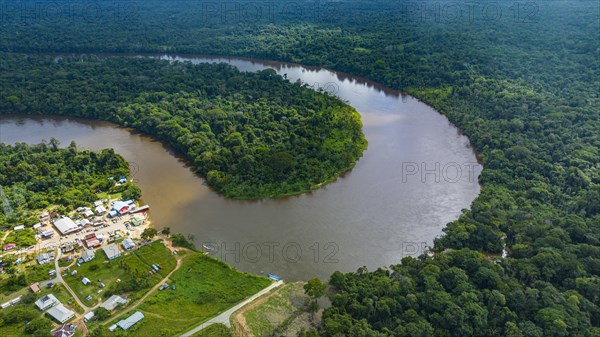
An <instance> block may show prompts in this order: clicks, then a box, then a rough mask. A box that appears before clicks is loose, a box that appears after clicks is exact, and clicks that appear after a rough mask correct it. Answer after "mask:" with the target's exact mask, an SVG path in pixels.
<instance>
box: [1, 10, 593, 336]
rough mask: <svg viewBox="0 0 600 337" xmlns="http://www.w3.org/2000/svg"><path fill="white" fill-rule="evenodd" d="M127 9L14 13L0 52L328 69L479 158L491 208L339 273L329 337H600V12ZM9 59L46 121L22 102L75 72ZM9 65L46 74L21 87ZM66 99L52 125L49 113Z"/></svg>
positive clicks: (328, 314)
mask: <svg viewBox="0 0 600 337" xmlns="http://www.w3.org/2000/svg"><path fill="white" fill-rule="evenodd" d="M23 3H24V4H25V5H24V6H25V7H26V6H29V4H28V2H23ZM58 3H61V2H58ZM220 3H225V5H224V6H219V4H220ZM123 4H124V5H123V6H117V5H115V3H111V4H108V3H102V4H98V6H101V7H100V8H101V10H99V11H96V12H91V13H95V15H92V14H89V13H90V12H88V16H87V17H86V16H85V15H81V14H80V15H74V14H73V13H65V12H61V13H59V12H57V11H53V12H50V13H46V15H47V16H50V17H46V18H43V19H41V18H39V17H36V13H37V12H35V11H34V10H33V9H32V10H31V11H27V10H25V13H26V15H20V16H18V15H16V14H14V15H8V16H7V17H6V19H5V20H4V21H2V22H0V27H1V29H0V34H1V36H0V50H1V51H3V52H7V53H15V52H18V53H30V54H31V53H52V52H72V53H96V52H98V53H100V52H117V53H143V52H146V53H202V54H213V55H237V56H246V57H258V58H266V59H274V60H283V61H292V62H298V63H302V64H307V65H315V66H324V67H328V68H331V69H334V70H341V71H346V72H350V73H353V74H356V75H361V76H365V77H367V78H369V79H372V80H375V81H378V82H381V83H383V84H385V85H387V86H389V87H392V88H395V89H399V90H402V91H404V92H407V93H409V94H411V95H413V96H415V97H417V98H419V99H421V100H422V101H424V102H426V103H428V104H430V105H432V106H433V107H434V108H436V109H437V110H438V111H440V112H441V113H443V114H445V115H446V116H448V118H449V119H450V121H451V122H452V123H454V124H455V125H456V126H458V127H459V128H460V129H461V131H462V132H463V133H464V134H465V135H467V136H468V137H469V139H470V141H471V143H472V144H473V146H474V147H475V148H476V149H477V151H478V152H479V155H480V158H481V161H482V164H483V166H484V170H483V172H482V174H481V176H480V182H481V183H482V189H481V194H480V195H479V197H478V198H477V199H476V200H475V201H474V202H473V204H472V205H471V207H470V209H469V210H465V211H464V212H463V214H462V216H461V217H460V218H459V219H458V220H456V221H454V222H452V223H450V224H448V226H447V227H446V228H445V229H444V235H443V236H441V237H440V238H439V239H438V240H436V242H435V246H434V247H433V251H432V254H431V255H429V254H428V255H423V256H421V257H419V258H405V259H403V260H402V261H398V265H394V266H389V267H388V268H385V269H383V268H382V269H380V270H376V271H370V272H369V271H367V270H366V269H365V268H361V269H359V270H358V271H357V272H354V273H346V274H344V273H335V274H334V275H332V277H331V279H330V284H331V285H332V286H333V287H334V288H335V290H336V291H335V295H333V296H332V301H333V305H332V307H331V308H329V309H327V310H326V311H325V314H324V326H323V327H322V328H321V329H320V330H319V331H318V334H320V335H322V336H328V337H333V336H365V337H366V336H369V337H371V336H377V337H379V336H386V337H387V336H515V337H516V336H524V337H525V336H527V337H530V336H531V337H538V336H539V337H542V336H552V337H554V336H556V337H559V336H600V308H599V305H600V278H598V275H600V214H599V212H600V150H599V149H600V123H599V120H600V90H599V88H600V55H599V53H600V38H599V36H598V34H599V33H598V32H599V31H600V21H599V20H598V13H600V8H599V4H598V2H597V1H592V0H590V1H587V0H571V1H529V2H520V1H502V2H493V1H473V2H469V1H465V2H461V1H458V2H441V1H433V0H425V1H418V2H417V1H401V0H399V1H381V0H374V1H366V0H341V1H335V2H313V1H297V2H294V6H285V5H277V4H273V3H271V2H269V3H267V2H264V3H263V2H253V6H255V7H256V6H258V7H260V8H261V9H262V11H256V10H255V9H256V8H254V7H253V8H254V10H250V9H248V10H247V11H243V10H242V9H239V8H238V7H235V4H234V3H226V2H216V4H215V2H192V1H189V2H159V1H150V2H145V3H144V4H141V3H135V4H134V3H125V2H124V3H123ZM227 4H231V6H230V7H227V6H226V5H227ZM269 4H270V5H269ZM31 6H33V2H32V3H31ZM268 6H271V7H269V8H267V7H268ZM457 6H458V8H457ZM7 8H8V10H7V12H8V13H13V12H14V11H13V12H10V10H11V8H12V7H11V5H10V4H9V5H8V6H7ZM26 8H27V7H26ZM32 8H33V7H32ZM236 8H238V9H236ZM71 10H72V11H74V12H77V11H81V10H82V9H81V8H73V9H71ZM19 13H21V12H19ZM259 13H260V14H259ZM16 32H18V34H17V33H16ZM2 59H3V61H2V63H0V66H2V67H3V68H2V70H1V73H0V74H1V76H2V77H3V79H2V83H3V85H4V86H5V87H7V88H8V89H5V90H10V91H3V94H2V96H3V97H0V99H2V111H5V112H6V111H7V110H11V112H19V111H18V109H17V108H18V107H19V106H24V107H26V108H31V107H29V106H28V105H25V104H24V103H23V102H21V101H20V100H24V102H32V101H35V100H34V99H32V98H28V97H24V96H23V95H22V94H19V93H18V92H19V91H20V92H21V93H23V92H25V93H26V92H29V90H31V88H34V87H35V86H36V85H37V88H38V90H39V91H41V92H42V93H44V94H45V93H46V92H47V91H46V89H43V90H42V89H40V88H41V87H43V86H44V87H45V84H46V83H45V82H42V81H39V82H38V81H36V80H33V79H34V78H35V77H34V76H32V75H33V74H38V73H39V74H40V75H42V78H44V77H46V76H47V75H44V74H47V73H45V70H44V69H49V68H52V67H54V69H57V67H59V66H60V64H61V63H62V62H59V63H58V64H50V65H48V66H43V67H42V66H41V65H38V68H37V69H33V67H34V66H32V65H28V64H24V63H28V62H31V63H32V64H35V63H36V62H42V64H44V63H50V61H37V60H39V59H40V58H38V57H33V56H29V60H28V61H27V62H25V61H23V56H15V55H11V54H4V55H2ZM104 62H111V61H104ZM130 62H131V63H136V62H139V63H143V62H145V61H140V60H136V61H130ZM146 62H151V61H146ZM119 63H120V64H124V63H125V61H119ZM63 64H64V63H63ZM90 64H93V63H92V62H84V63H83V64H82V65H77V67H85V66H86V65H90ZM16 65H20V66H21V67H23V69H22V70H16V69H15V68H16ZM115 67H118V66H116V65H115ZM181 67H184V66H183V65H182V66H181ZM222 67H223V68H226V67H225V66H222ZM7 69H10V70H11V71H13V70H14V71H15V73H14V74H17V73H19V72H22V73H21V74H28V75H29V76H28V77H27V78H26V79H25V78H23V77H21V78H20V79H19V80H15V78H14V77H13V76H15V75H14V74H7ZM30 71H33V73H29V72H30ZM107 71H109V72H110V70H107ZM55 74H57V76H53V77H52V80H56V78H57V77H58V75H60V76H65V77H66V79H63V80H64V81H66V80H67V79H69V77H68V76H69V72H67V71H65V73H62V72H58V71H57V72H56V73H55ZM249 76H261V75H260V74H258V75H249ZM263 76H264V75H263ZM7 82H11V83H7ZM27 82H31V83H27ZM157 82H158V81H157ZM36 83H37V84H36ZM101 84H102V85H104V84H106V83H101ZM134 84H135V85H139V82H136V83H133V84H130V85H131V86H132V87H134ZM91 85H92V86H93V85H99V84H98V83H91ZM182 85H183V86H185V84H182ZM75 89H76V91H77V90H80V89H79V88H75ZM81 90H84V89H81ZM125 92H126V93H128V92H129V89H128V90H126V91H125ZM186 94H189V93H185V94H182V93H173V92H169V93H167V94H166V95H167V96H172V95H186ZM12 96H14V97H12ZM142 97H143V95H142ZM170 98H171V97H170ZM320 99H322V100H324V99H327V98H320ZM56 100H57V101H59V103H61V104H68V102H69V100H66V101H64V100H61V99H59V98H56ZM113 101H114V100H113ZM51 102H52V101H50V102H45V101H44V102H43V103H42V104H40V105H39V109H41V110H37V111H35V112H36V113H44V112H48V110H44V108H45V107H47V106H51V105H52V104H54V103H51ZM86 102H87V101H86ZM10 104H15V105H10ZM27 104H29V103H27ZM139 104H140V105H141V106H144V105H143V102H142V103H139ZM36 107H38V106H36ZM72 108H74V107H72ZM84 108H85V106H84ZM84 108H83V109H84ZM83 109H82V108H81V106H79V107H77V108H76V109H74V110H68V109H67V110H62V111H64V112H65V113H68V114H73V115H81V114H82V112H81V111H82V110H83ZM123 109H125V107H123ZM140 109H142V108H140ZM221 109H223V108H221ZM340 109H341V108H340ZM25 110H27V109H25ZM223 110H224V109H223ZM21 111H24V110H21ZM54 113H56V111H54ZM347 115H348V114H346V116H347ZM88 116H90V117H94V118H100V119H103V118H105V117H102V116H93V115H92V114H89V115H88ZM173 123H176V119H174V122H173ZM276 124H278V125H279V123H276ZM213 132H214V131H213ZM357 153H358V152H357ZM357 153H355V154H354V156H356V154H357ZM281 156H282V157H283V155H281ZM286 157H287V156H286ZM280 159H281V161H282V162H286V160H285V158H280ZM288 159H290V158H289V157H288ZM294 159H295V161H296V166H294V167H298V165H299V160H298V159H297V158H294ZM342 162H343V160H342ZM221 172H224V171H221ZM222 177H223V176H222V175H218V176H217V177H215V178H222ZM213 179H214V178H213ZM217 181H220V179H217ZM213 183H214V182H213ZM217 188H218V187H217ZM223 191H224V190H223ZM224 193H226V192H225V191H224ZM503 249H506V251H507V252H508V257H506V258H501V257H500V253H501V252H502V251H503Z"/></svg>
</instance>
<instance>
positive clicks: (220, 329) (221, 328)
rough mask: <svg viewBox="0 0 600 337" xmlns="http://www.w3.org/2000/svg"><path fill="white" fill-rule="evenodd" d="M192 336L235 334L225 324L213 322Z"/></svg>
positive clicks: (214, 336)
mask: <svg viewBox="0 0 600 337" xmlns="http://www.w3.org/2000/svg"><path fill="white" fill-rule="evenodd" d="M192 337H233V335H232V334H231V332H230V331H229V329H227V327H226V326H225V325H223V324H213V325H211V326H209V327H208V328H206V329H202V330H200V331H198V332H197V333H195V334H193V335H192Z"/></svg>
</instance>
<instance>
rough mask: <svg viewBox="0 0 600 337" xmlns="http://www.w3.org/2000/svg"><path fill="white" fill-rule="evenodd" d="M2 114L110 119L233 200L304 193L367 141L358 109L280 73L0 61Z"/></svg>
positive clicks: (124, 61)
mask: <svg viewBox="0 0 600 337" xmlns="http://www.w3.org/2000/svg"><path fill="white" fill-rule="evenodd" d="M1 57H2V59H3V62H2V64H0V83H1V84H2V88H3V95H4V97H3V99H2V101H1V102H0V113H3V114H10V113H22V114H47V115H48V114H49V115H68V116H77V117H85V118H93V119H100V120H107V121H111V122H114V123H117V124H119V125H121V126H125V127H131V128H134V129H136V130H138V131H141V132H143V133H145V134H148V135H152V136H154V137H156V138H158V139H160V140H163V141H165V142H167V143H168V144H169V145H171V146H172V147H173V148H174V149H176V150H177V151H178V152H179V153H181V154H183V155H185V156H186V158H187V159H189V161H190V162H191V163H192V164H193V165H194V167H195V170H196V171H197V172H198V173H200V174H202V175H203V176H205V177H206V179H207V181H208V183H209V184H210V185H211V186H212V187H213V188H214V189H216V190H217V191H219V192H221V193H223V194H224V195H225V196H227V197H232V198H239V199H254V198H263V197H281V196H285V195H294V194H299V193H304V192H307V191H310V190H313V189H315V188H318V187H320V186H322V185H323V184H326V183H328V182H331V181H333V180H335V179H336V178H337V177H339V176H340V175H341V174H342V173H344V172H346V171H348V170H350V169H351V168H352V167H353V166H354V164H355V162H356V160H358V158H359V157H361V156H362V153H363V151H364V150H365V149H366V147H367V141H366V139H365V137H364V135H363V133H362V123H361V120H360V115H359V114H358V112H356V110H354V109H353V108H352V107H350V106H349V105H347V104H345V103H344V102H342V101H341V100H339V99H338V98H336V97H334V96H331V95H328V94H326V93H324V92H316V91H314V90H312V89H310V88H308V87H307V86H306V85H303V84H301V83H290V82H289V81H287V80H285V79H283V78H282V77H281V76H279V75H277V74H276V73H275V72H274V71H273V70H264V71H261V72H257V73H244V72H240V71H239V70H237V69H236V68H235V67H232V66H229V65H225V64H199V65H193V64H191V63H180V62H175V63H172V62H169V61H163V60H158V59H149V58H131V57H108V58H97V57H93V56H82V57H73V58H70V57H64V58H63V57H60V58H56V59H55V58H54V57H50V56H24V55H14V54H3V55H1Z"/></svg>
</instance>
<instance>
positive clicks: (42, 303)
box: [35, 294, 60, 310]
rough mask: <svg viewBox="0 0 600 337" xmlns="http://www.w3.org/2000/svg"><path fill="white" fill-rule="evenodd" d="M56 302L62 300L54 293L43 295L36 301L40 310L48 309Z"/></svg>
mask: <svg viewBox="0 0 600 337" xmlns="http://www.w3.org/2000/svg"><path fill="white" fill-rule="evenodd" d="M56 303H60V302H59V301H58V299H57V298H56V297H55V296H54V295H52V294H48V295H45V296H42V297H41V298H40V299H39V300H37V301H35V305H36V306H37V307H38V308H39V309H40V310H46V309H48V308H50V307H51V306H53V305H55V304H56Z"/></svg>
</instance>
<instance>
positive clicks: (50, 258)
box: [37, 253, 54, 264]
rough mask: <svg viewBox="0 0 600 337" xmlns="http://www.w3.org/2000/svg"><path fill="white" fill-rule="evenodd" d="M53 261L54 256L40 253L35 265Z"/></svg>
mask: <svg viewBox="0 0 600 337" xmlns="http://www.w3.org/2000/svg"><path fill="white" fill-rule="evenodd" d="M53 260H54V254H49V253H42V254H40V255H38V257H37V263H39V264H46V263H50V262H52V261H53Z"/></svg>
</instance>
